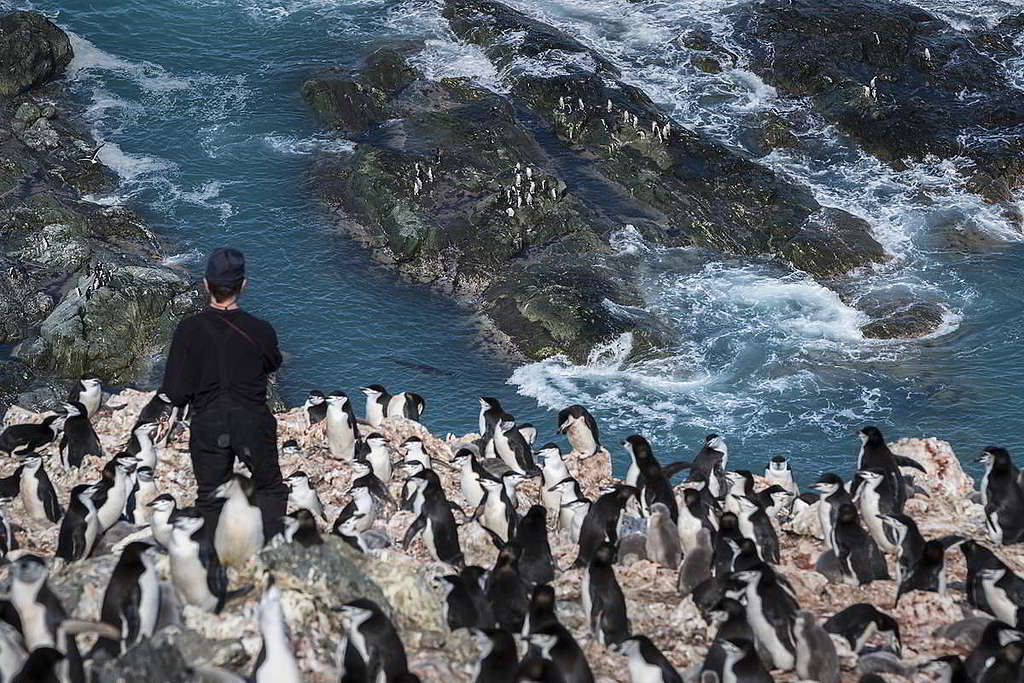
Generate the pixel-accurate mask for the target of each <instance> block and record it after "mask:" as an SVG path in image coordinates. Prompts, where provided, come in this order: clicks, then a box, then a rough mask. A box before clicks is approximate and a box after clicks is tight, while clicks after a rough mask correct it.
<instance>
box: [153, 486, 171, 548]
mask: <svg viewBox="0 0 1024 683" xmlns="http://www.w3.org/2000/svg"><path fill="white" fill-rule="evenodd" d="M148 507H149V509H150V513H149V529H150V531H152V532H153V539H154V540H155V541H156V542H157V543H159V544H160V545H161V546H162V547H163V548H167V547H168V546H169V545H170V543H171V532H172V531H173V530H174V527H172V526H171V522H172V521H173V518H174V515H175V513H176V512H177V507H178V506H177V503H175V501H174V496H172V495H171V494H169V493H162V494H160V495H159V496H157V497H156V498H154V499H153V500H152V501H151V502H150V503H149V506H148Z"/></svg>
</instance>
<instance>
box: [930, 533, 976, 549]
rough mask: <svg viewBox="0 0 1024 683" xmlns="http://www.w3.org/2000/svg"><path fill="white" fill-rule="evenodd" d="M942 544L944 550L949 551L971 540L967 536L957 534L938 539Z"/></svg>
mask: <svg viewBox="0 0 1024 683" xmlns="http://www.w3.org/2000/svg"><path fill="white" fill-rule="evenodd" d="M937 540H938V541H939V543H941V544H942V549H943V550H949V549H950V548H953V547H955V546H958V545H960V544H961V543H963V542H964V541H967V540H970V539H968V538H967V537H966V536H957V535H956V534H950V535H949V536H943V537H941V538H939V539H937Z"/></svg>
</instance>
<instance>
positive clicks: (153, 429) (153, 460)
mask: <svg viewBox="0 0 1024 683" xmlns="http://www.w3.org/2000/svg"><path fill="white" fill-rule="evenodd" d="M158 427H159V425H158V424H156V423H155V422H143V423H142V424H140V425H139V426H137V427H136V428H135V429H133V430H132V436H133V437H134V439H135V443H137V444H138V446H139V448H138V450H137V451H136V452H135V453H128V455H134V456H135V457H137V458H138V459H139V466H140V467H148V468H149V469H151V470H156V466H157V461H158V460H159V457H158V456H157V453H156V446H155V445H154V444H153V438H154V437H155V436H156V433H157V428H158Z"/></svg>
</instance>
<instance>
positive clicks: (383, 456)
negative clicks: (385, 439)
mask: <svg viewBox="0 0 1024 683" xmlns="http://www.w3.org/2000/svg"><path fill="white" fill-rule="evenodd" d="M367 460H369V461H370V467H371V468H373V476H375V477H377V478H378V479H380V480H381V481H382V482H384V483H385V484H387V483H388V482H389V481H391V457H390V456H389V455H388V452H387V451H380V452H376V451H372V452H371V453H370V455H369V456H368V457H367Z"/></svg>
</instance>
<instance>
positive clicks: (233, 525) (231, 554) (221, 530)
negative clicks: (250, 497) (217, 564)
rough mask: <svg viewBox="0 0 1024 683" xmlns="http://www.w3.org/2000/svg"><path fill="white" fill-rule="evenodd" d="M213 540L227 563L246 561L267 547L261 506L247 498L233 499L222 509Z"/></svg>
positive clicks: (221, 558) (240, 563)
mask: <svg viewBox="0 0 1024 683" xmlns="http://www.w3.org/2000/svg"><path fill="white" fill-rule="evenodd" d="M213 543H214V547H215V548H216V549H217V557H219V558H220V561H221V562H222V563H223V564H225V565H229V566H241V565H243V564H245V563H246V562H247V561H248V560H249V558H250V557H252V556H253V555H255V554H256V553H258V552H259V551H260V548H262V547H263V517H262V515H261V514H260V509H259V508H258V507H256V506H254V505H249V504H248V503H246V502H244V501H236V500H234V499H229V500H228V502H226V503H225V504H224V507H223V508H222V509H221V513H220V519H219V520H218V522H217V531H216V532H215V533H214V537H213Z"/></svg>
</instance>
